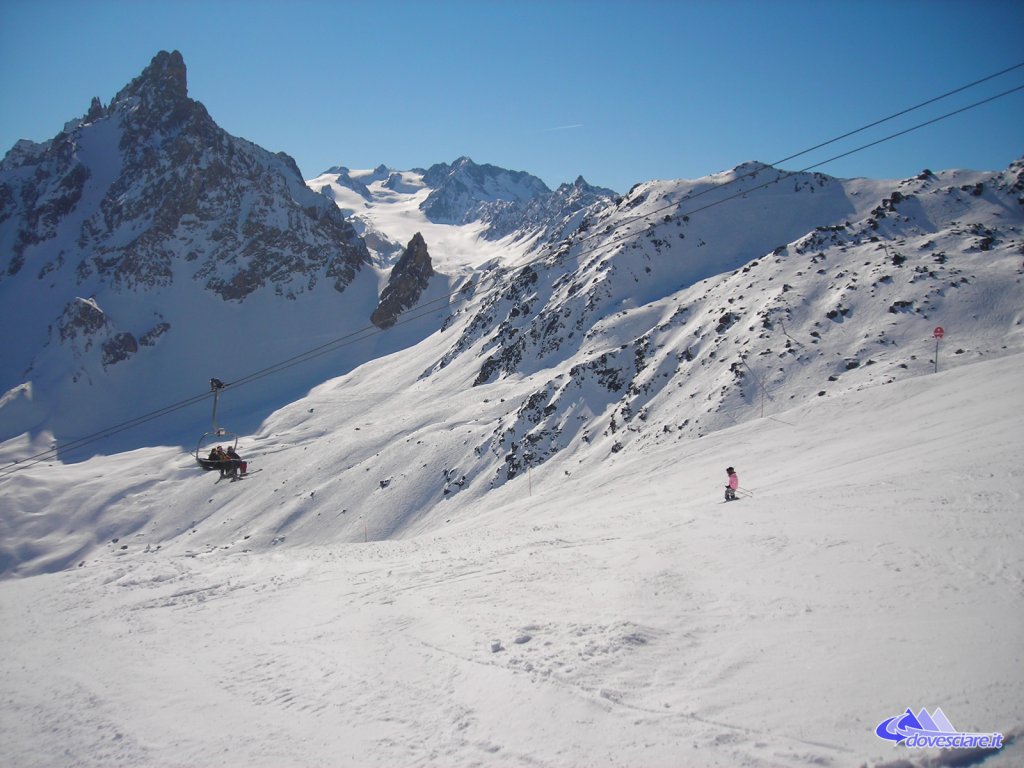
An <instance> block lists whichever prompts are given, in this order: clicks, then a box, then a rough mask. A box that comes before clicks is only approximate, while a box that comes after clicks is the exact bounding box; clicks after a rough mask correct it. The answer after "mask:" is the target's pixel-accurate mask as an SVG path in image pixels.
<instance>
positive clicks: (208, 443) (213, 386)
mask: <svg viewBox="0 0 1024 768" xmlns="http://www.w3.org/2000/svg"><path fill="white" fill-rule="evenodd" d="M224 387H225V384H224V382H222V381H221V380H220V379H210V390H211V391H212V392H213V416H212V417H211V425H210V431H209V432H204V433H203V434H202V436H201V437H200V438H199V442H198V443H197V444H196V452H195V459H196V463H197V464H198V465H199V466H200V467H202V468H203V470H205V471H207V472H209V471H210V470H211V469H221V468H222V467H223V465H224V462H223V461H218V460H215V459H211V458H209V453H210V450H211V449H212V447H213V446H215V445H218V444H220V445H223V444H224V442H225V441H229V442H232V448H233V449H234V450H236V451H237V450H238V435H236V434H235V433H234V432H228V431H227V430H226V429H224V427H220V426H217V403H218V401H219V400H220V391H221V390H222V389H224ZM204 454H205V455H204Z"/></svg>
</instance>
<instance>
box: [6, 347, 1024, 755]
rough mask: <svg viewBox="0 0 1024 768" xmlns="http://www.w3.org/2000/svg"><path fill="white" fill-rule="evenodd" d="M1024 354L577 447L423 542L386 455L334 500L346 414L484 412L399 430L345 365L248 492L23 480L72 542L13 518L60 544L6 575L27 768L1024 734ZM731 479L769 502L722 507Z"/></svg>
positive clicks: (759, 749)
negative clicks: (442, 416) (645, 439)
mask: <svg viewBox="0 0 1024 768" xmlns="http://www.w3.org/2000/svg"><path fill="white" fill-rule="evenodd" d="M1022 363H1024V358H1022V357H1021V355H1020V354H1012V355H1007V356H1005V357H1001V358H998V359H991V360H985V361H980V362H975V363H972V364H970V365H963V366H961V367H958V368H956V369H951V370H949V371H942V372H940V373H938V374H935V375H930V376H918V377H916V378H912V379H909V380H906V381H900V382H896V383H893V384H888V385H884V386H874V387H868V388H864V389H862V390H860V391H854V392H847V393H845V394H842V395H841V396H836V397H830V398H821V399H813V398H812V399H810V400H808V401H806V403H805V404H803V405H800V406H798V407H796V408H794V409H792V410H788V411H781V412H777V413H774V414H773V415H772V417H771V418H764V419H757V420H753V421H749V422H747V423H744V424H741V425H739V426H736V427H734V428H731V429H726V430H722V431H718V432H714V433H712V434H709V435H707V436H705V437H703V438H701V439H696V440H687V441H680V442H676V443H674V444H671V445H661V446H652V447H650V448H648V449H647V450H645V451H644V452H643V453H630V452H623V453H622V454H618V455H612V456H608V457H607V458H606V459H604V460H602V461H597V460H587V459H586V457H585V456H584V457H579V456H577V455H576V454H572V453H569V452H565V453H562V454H559V455H558V456H556V457H554V458H553V459H551V460H550V461H548V462H547V463H546V464H544V465H543V466H541V467H537V468H535V469H534V470H533V471H532V472H530V473H527V474H523V475H520V476H518V477H516V478H514V479H513V480H511V481H509V482H508V483H506V484H504V485H502V486H501V487H499V488H496V489H494V490H493V491H491V492H490V493H488V494H486V497H485V498H484V496H483V495H479V494H476V493H475V492H472V493H466V492H464V493H460V494H457V495H456V496H455V497H454V498H453V499H452V500H451V502H450V503H449V506H448V507H445V506H444V505H445V504H446V502H441V506H440V507H439V513H438V514H435V515H433V516H431V517H430V518H429V519H428V520H424V521H422V523H421V524H420V525H419V526H418V527H417V525H416V524H415V521H413V523H412V524H410V526H409V527H408V528H407V529H406V530H405V534H404V536H403V537H402V538H397V539H395V538H392V539H387V538H386V536H387V530H382V529H381V528H380V527H379V526H381V525H383V524H384V523H385V522H386V521H382V520H381V519H380V518H379V517H377V516H375V513H374V510H375V508H376V506H377V504H378V502H379V501H380V500H381V499H382V498H384V497H385V495H386V494H387V493H389V492H395V493H411V491H410V490H409V489H410V488H412V487H416V485H415V484H413V483H409V484H406V483H403V482H401V478H400V477H397V476H392V477H390V478H389V477H388V476H386V475H387V473H385V472H383V471H368V472H365V473H364V474H366V475H367V477H366V486H367V502H368V503H367V504H366V506H365V507H362V508H360V509H355V508H350V509H345V508H342V509H338V508H337V506H336V505H332V504H331V503H327V502H326V501H324V499H327V500H329V499H331V498H332V494H331V485H330V484H331V482H332V480H331V467H330V466H329V463H330V462H337V461H338V460H339V449H338V446H337V445H331V441H332V440H334V439H339V440H340V439H343V435H340V434H339V435H330V434H324V433H322V430H320V428H319V424H318V422H317V420H316V419H315V415H316V414H317V413H319V412H321V411H322V410H323V409H328V408H336V409H339V411H342V412H345V411H346V409H348V411H353V410H361V412H363V416H364V418H363V420H362V421H361V422H358V423H350V424H349V428H350V429H352V430H355V429H356V428H358V429H359V430H360V431H363V430H392V431H393V433H394V435H393V437H392V442H394V441H401V440H409V441H414V442H415V441H417V440H423V439H424V437H426V436H429V435H432V436H434V437H435V438H439V439H441V438H442V433H443V434H444V435H447V437H444V438H443V439H446V440H447V439H462V438H461V435H460V430H465V431H468V430H471V429H472V424H468V423H467V424H458V423H448V424H445V425H437V424H433V423H431V420H430V407H429V397H428V396H426V395H424V398H423V400H422V402H420V401H417V400H416V393H415V392H412V393H411V394H408V395H406V396H405V399H404V400H403V408H402V410H401V411H395V412H394V413H393V414H392V420H391V422H390V423H389V422H388V421H387V419H386V418H385V414H383V413H380V412H375V411H374V410H373V409H366V408H365V404H358V403H351V402H349V403H346V402H345V390H344V389H343V388H342V387H340V386H338V384H337V383H333V384H332V383H331V382H328V383H327V384H325V385H324V386H322V387H320V388H318V389H317V390H314V391H313V392H312V393H310V395H309V397H308V398H307V400H305V401H299V402H297V403H295V404H294V405H293V406H291V407H289V408H287V409H284V410H282V411H280V412H278V413H277V414H275V416H274V417H273V418H272V419H271V420H270V421H268V423H267V424H265V425H264V428H263V431H262V432H261V433H260V434H259V435H257V436H256V437H255V441H256V442H255V444H256V445H257V446H259V449H258V450H255V451H253V453H256V454H258V455H257V458H256V459H255V461H254V468H260V469H261V470H262V471H261V472H260V473H259V474H255V475H253V476H251V477H250V478H248V479H246V480H244V481H241V482H238V483H233V484H232V483H229V482H227V481H224V482H220V483H217V482H215V480H216V478H215V476H214V475H212V474H205V475H204V474H200V473H198V470H196V469H195V467H194V466H192V465H190V463H189V461H190V460H189V459H188V457H187V456H185V457H183V456H182V454H181V453H180V451H177V450H174V449H169V448H148V449H140V450H138V451H135V452H132V453H129V454H120V455H117V456H111V457H102V456H98V457H94V458H93V459H90V460H89V461H86V462H82V463H81V464H76V465H71V466H64V467H59V468H57V469H54V468H51V467H47V466H42V465H40V466H36V467H32V468H28V469H25V470H23V471H21V472H19V473H17V474H16V475H15V476H13V477H12V478H8V479H6V480H5V481H4V485H3V491H2V492H3V495H4V497H5V499H7V500H9V501H13V502H14V503H17V504H18V505H20V507H21V508H23V509H25V510H27V511H26V516H27V518H28V519H29V520H30V521H31V520H35V521H36V524H37V525H38V528H39V530H40V531H43V532H45V535H42V536H40V537H36V538H33V537H32V536H30V535H27V534H26V533H25V531H24V530H22V531H21V532H20V533H19V534H18V535H17V536H16V537H12V535H11V534H12V531H3V532H2V538H3V539H4V540H5V541H7V542H12V541H13V542H14V545H16V546H19V547H35V548H36V549H37V550H38V551H37V552H36V553H35V556H34V557H25V556H24V555H25V553H21V555H22V557H21V561H22V562H23V563H28V564H29V565H28V566H26V568H27V569H28V570H26V571H25V572H24V573H22V574H21V575H23V576H26V578H8V579H6V580H4V581H0V614H2V615H3V616H4V621H2V622H0V647H2V648H3V650H4V653H3V662H2V666H0V669H2V681H3V682H2V690H3V703H2V705H0V723H2V730H3V733H4V738H3V739H0V763H2V764H4V765H8V766H18V767H19V768H32V767H35V766H40V767H42V766H54V765H89V766H98V765H109V766H113V765H118V766H123V765H138V766H158V765H159V766H169V765H189V766H205V765H210V766H212V765H218V766H268V767H270V766H274V767H275V768H277V767H280V766H311V765H322V766H328V765H329V766H394V765H405V766H434V765H445V766H471V765H472V766H576V765H591V766H613V765H644V766H678V765H701V766H744V767H748V768H753V767H755V766H780V765H782V766H791V765H829V766H850V765H865V764H866V765H884V764H891V765H895V764H901V765H905V764H907V763H900V762H899V761H901V760H910V761H911V762H910V764H911V765H923V764H924V763H923V762H922V761H923V760H924V758H925V757H928V758H932V757H934V756H935V753H916V752H913V751H911V750H908V749H906V748H903V747H899V746H893V745H891V744H890V743H889V742H885V741H882V740H881V739H879V738H878V737H877V736H875V734H874V729H875V728H876V726H877V725H878V724H879V723H880V722H881V721H882V720H884V719H886V718H888V717H891V716H893V715H894V714H898V713H900V712H902V711H903V710H905V709H906V708H908V707H910V708H912V709H913V710H914V711H915V712H916V711H918V710H919V709H920V708H922V707H926V708H928V710H929V711H932V710H933V709H934V708H935V707H941V708H942V709H943V711H944V712H945V713H946V715H947V716H948V717H949V718H950V720H951V721H952V723H953V724H954V725H955V726H956V727H957V728H958V729H961V730H965V731H979V732H990V731H999V732H1002V733H1004V734H1005V735H1007V739H1008V740H1009V737H1010V735H1012V734H1017V735H1018V736H1019V734H1020V732H1021V729H1022V727H1024V718H1022V715H1021V713H1022V712H1024V663H1022V650H1024V649H1022V646H1021V643H1020V638H1021V636H1022V634H1024V523H1022V519H1021V514H1020V513H1021V509H1022V494H1024V470H1022V469H1021V468H1020V461H1019V458H1020V445H1021V443H1020V440H1021V438H1020V435H1021V434H1022V432H1024V395H1022V392H1021V389H1020V387H1019V381H1020V373H1021V370H1022ZM406 364H407V365H410V366H412V367H415V365H416V364H417V361H415V360H413V361H412V362H409V363H406ZM361 372H362V374H361V375H366V376H370V375H372V372H373V371H372V366H371V369H370V370H369V371H362V369H361V370H360V371H357V372H356V373H355V374H352V375H351V376H355V375H359V374H360V373H361ZM493 396H494V397H497V394H495V395H493ZM339 418H340V417H339ZM371 442H376V443H377V444H381V445H383V444H385V443H386V442H387V441H379V440H378V441H369V440H367V441H366V442H365V444H370V443H371ZM427 442H428V441H424V444H425V445H426V444H427ZM423 450H424V451H425V452H426V451H428V448H424V449H423ZM405 455H406V456H407V455H408V454H405ZM387 458H388V457H387V456H361V455H356V454H352V455H349V456H347V457H346V458H345V461H347V462H349V463H352V464H357V463H358V462H366V466H367V467H368V468H378V467H384V466H386V465H387ZM423 463H424V464H429V456H428V455H427V454H426V453H424V454H423ZM729 465H732V466H735V467H736V468H737V470H738V472H739V475H740V482H741V488H744V489H747V490H753V493H754V495H753V497H748V498H744V499H743V500H742V501H740V502H738V503H733V504H724V503H723V502H722V497H721V486H722V485H723V484H724V479H725V473H724V469H725V467H726V466H729ZM416 469H417V468H416V467H412V466H409V467H408V470H409V472H410V473H413V472H415V470H416ZM433 469H434V470H435V471H433V476H434V478H435V479H434V486H433V487H432V486H429V485H427V486H420V488H421V491H422V492H423V493H428V494H429V493H432V492H434V491H436V490H438V488H439V486H440V485H441V484H442V483H443V482H444V481H445V478H443V477H442V475H441V471H440V468H437V467H435V468H433ZM346 476H347V477H352V476H353V473H351V472H348V473H347V474H346ZM424 476H426V475H424ZM387 481H389V482H387ZM349 482H352V481H351V480H350V481H349ZM384 482H386V485H384V484H383V483H384ZM446 509H447V510H448V511H447V512H445V510H446ZM247 510H250V512H248V513H247ZM251 510H257V511H258V513H254V512H251ZM53 516H57V517H59V518H60V519H61V520H62V521H63V522H62V525H60V526H54V525H53V524H52V520H49V521H47V519H46V518H50V517H53ZM393 522H394V521H391V523H388V524H393ZM407 522H408V521H407ZM98 523H101V525H98ZM25 525H32V523H31V522H28V523H25ZM91 526H92V527H91ZM82 531H88V536H89V537H91V541H92V542H93V545H92V546H91V547H84V546H83V547H82V548H81V549H80V550H77V551H76V550H74V547H72V546H71V545H69V544H68V542H76V541H78V542H81V541H82V538H81V533H82ZM343 534H344V535H343ZM360 534H362V536H360ZM360 538H365V539H366V541H365V542H363V541H360V540H359V539H360ZM7 546H11V545H10V544H8V545H7ZM79 558H80V560H81V565H80V567H76V565H77V563H76V562H75V561H76V559H79ZM58 563H59V564H60V565H61V566H62V567H66V568H68V569H67V570H63V571H59V572H49V573H47V572H46V571H53V570H54V566H55V564H58ZM33 572H34V573H38V575H35V576H31V573H33ZM1022 760H1024V752H1022V750H1021V747H1020V744H1019V742H1016V743H1014V744H1011V745H1010V746H1009V747H1007V748H1006V749H1005V750H1003V752H1001V753H1000V754H999V755H997V756H995V757H994V758H993V759H990V760H989V761H987V762H986V763H985V765H986V766H1010V765H1019V764H1020V763H1021V761H1022ZM941 764H952V763H941Z"/></svg>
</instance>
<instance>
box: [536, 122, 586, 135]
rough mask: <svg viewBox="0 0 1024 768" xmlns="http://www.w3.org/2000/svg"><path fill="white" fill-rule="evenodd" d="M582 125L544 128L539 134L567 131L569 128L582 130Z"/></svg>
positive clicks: (574, 124)
mask: <svg viewBox="0 0 1024 768" xmlns="http://www.w3.org/2000/svg"><path fill="white" fill-rule="evenodd" d="M582 127H583V123H573V124H572V125H556V126H555V127H554V128H545V129H544V130H543V131H541V133H550V132H551V131H568V130H569V129H570V128H582Z"/></svg>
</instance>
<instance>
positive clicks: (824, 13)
mask: <svg viewBox="0 0 1024 768" xmlns="http://www.w3.org/2000/svg"><path fill="white" fill-rule="evenodd" d="M175 49H177V50H180V51H181V52H182V54H183V55H184V57H185V63H186V65H187V67H188V77H189V94H190V95H191V96H192V98H195V99H197V100H199V101H201V102H202V103H203V104H204V105H205V106H206V108H207V109H208V110H209V112H210V114H211V115H212V116H213V118H214V119H215V120H216V121H217V122H218V123H219V124H220V125H221V126H222V127H223V128H225V129H226V130H227V131H229V132H230V133H232V134H234V135H237V136H243V137H245V138H246V139H249V140H251V141H254V142H256V143H257V144H260V145H261V146H263V147H265V148H267V149H269V150H272V151H285V152H287V153H288V154H290V155H292V156H293V157H294V158H295V159H296V161H297V162H298V164H299V167H300V168H301V170H302V172H303V175H304V176H305V177H306V178H311V177H313V176H315V175H317V174H319V173H320V172H321V171H323V170H325V169H326V168H328V167H330V166H332V165H346V166H349V167H351V168H369V167H372V166H375V165H377V164H379V163H385V164H386V165H389V166H391V167H393V168H398V169H403V170H404V169H409V168H413V167H417V166H419V167H425V166H429V165H431V164H433V163H437V162H451V161H452V160H454V159H456V158H457V157H459V156H461V155H468V156H470V157H472V158H473V159H474V160H475V161H476V162H478V163H492V164H494V165H499V166H503V167H506V168H511V169H514V170H522V171H528V172H530V173H533V174H535V175H537V176H540V177H541V178H542V179H543V180H544V181H545V182H546V183H547V184H548V185H549V186H551V187H555V186H557V185H558V184H560V183H562V182H565V181H572V180H574V179H575V178H576V176H577V175H583V176H584V177H585V178H586V179H587V181H589V182H590V183H592V184H599V185H602V186H608V187H612V188H613V189H616V190H617V191H619V192H625V191H626V190H628V188H629V187H630V186H632V185H633V184H634V183H635V182H638V181H645V180H648V179H653V178H697V177H700V176H703V175H706V174H709V173H715V172H718V171H721V170H725V169H728V168H732V167H734V166H736V165H738V164H739V163H741V162H744V161H747V160H760V161H763V162H768V163H772V162H776V161H778V160H780V159H782V158H785V157H787V156H789V155H792V154H794V153H796V152H800V151H801V150H804V149H807V148H809V147H811V146H814V145H815V144H818V143H820V142H822V141H826V140H828V139H831V138H833V137H835V136H838V135H841V134H843V133H845V132H847V131H850V130H853V129H855V128H859V127H860V126H863V125H865V124H868V123H870V122H872V121H874V120H877V119H879V118H881V117H885V116H888V115H890V114H893V113H895V112H898V111H900V110H902V109H905V108H907V107H910V106H913V105H915V104H918V103H920V102H922V101H925V100H927V99H930V98H932V97H935V96H938V95H940V94H942V93H945V92H947V91H950V90H952V89H954V88H957V87H959V86H962V85H965V84H967V83H970V82H972V81H974V80H977V79H979V78H982V77H985V76H987V75H989V74H992V73H994V72H997V71H999V70H1002V69H1005V68H1007V67H1012V66H1014V65H1017V64H1021V63H1024V2H1020V1H1019V0H977V1H975V2H968V1H967V0H963V1H962V2H950V1H948V0H933V1H931V2H924V1H923V0H903V1H900V0H887V1H886V2H876V0H859V1H857V2H854V1H852V0H851V1H850V2H845V1H844V0H833V1H831V2H830V1H828V0H818V1H817V2H798V1H797V0H780V1H778V2H750V1H741V0H725V1H723V2H667V1H662V2H653V1H648V2H640V1H637V0H632V1H630V2H626V1H625V0H622V1H621V2H603V1H601V0H594V1H592V2H583V1H582V0H578V1H576V2H569V1H568V0H565V1H562V2H558V1H557V0H556V1H553V2H539V1H531V0H525V1H524V0H517V1H516V2H454V1H452V2H382V1H378V2H325V1H318V0H289V1H288V2H266V1H265V0H206V1H205V2H192V1H191V0H179V1H177V2H174V1H173V0H162V1H161V2H127V1H126V0H124V1H121V2H112V1H110V0H94V1H92V2H89V1H88V0H78V1H76V2H67V1H66V0H61V1H58V0H4V1H3V2H2V3H0V152H6V150H8V149H9V148H10V147H11V146H13V144H14V142H15V141H17V140H18V139H19V138H29V139H33V140H36V141H41V140H44V139H48V138H51V137H52V136H53V135H55V134H56V133H57V132H58V131H59V130H60V129H61V127H62V126H63V124H64V122H65V121H67V120H69V119H71V118H75V117H79V116H81V115H83V114H84V113H85V111H86V109H87V108H88V106H89V101H90V99H91V98H92V97H93V96H99V97H100V99H101V100H102V101H103V102H104V103H107V102H109V101H110V99H111V98H112V97H113V96H114V94H115V93H116V92H117V91H118V90H119V89H120V88H121V87H123V86H124V85H125V84H127V83H128V82H129V81H130V80H131V79H132V78H133V77H135V76H136V75H138V74H139V72H141V71H142V69H143V68H144V67H145V66H146V65H147V64H148V63H149V61H150V60H151V59H152V57H153V55H154V54H156V53H157V51H159V50H175ZM1021 85H1024V67H1022V68H1019V69H1016V70H1014V71H1013V72H1010V73H1008V74H1005V75H1003V76H1001V77H999V78H996V79H994V80H992V81H990V82H987V83H985V84H983V85H980V86H978V87H976V88H972V89H970V90H969V91H966V92H964V93H961V94H958V95H957V96H955V97H951V98H949V99H946V100H943V101H941V102H939V103H937V104H934V105H931V106H930V107H928V108H925V109H922V110H919V111H917V112H914V113H912V114H910V115H907V116H905V117H903V118H901V119H899V120H896V121H893V122H892V123H887V124H886V125H883V126H880V127H878V128H875V129H872V130H871V131H867V132H865V133H863V134H859V135H857V136H855V137H851V138H850V139H847V140H845V141H843V142H841V143H838V144H835V145H831V146H829V147H826V148H823V149H821V150H818V151H816V152H814V153H811V154H809V155H805V156H801V157H799V158H796V159H794V160H792V161H789V162H786V163H783V167H786V168H789V169H802V168H805V167H807V166H810V165H812V164H814V163H817V162H820V161H822V160H825V159H828V158H830V157H833V156H834V155H837V154H839V153H841V152H845V151H848V150H851V149H854V148H856V147H858V146H861V145H863V144H866V143H868V142H870V141H874V140H876V139H879V138H881V137H883V136H886V135H888V134H890V133H894V132H896V131H899V130H902V129H905V128H907V127H909V126H911V125H915V124H917V123H920V122H923V121H925V120H929V119H932V118H934V117H937V116H939V115H941V114H944V113H946V112H949V111H952V110H954V109H957V108H960V107H963V106H965V105H968V104H971V103H973V102H975V101H978V100H981V99H984V98H987V97H989V96H992V95H994V94H997V93H1000V92H1002V91H1005V90H1008V89H1011V88H1014V87H1017V86H1021ZM1022 155H1024V91H1018V92H1016V93H1014V94H1012V95H1010V96H1007V97H1004V98H1001V99H999V100H997V101H995V102H993V103H991V104H988V105H986V106H983V107H979V108H977V109H973V110H971V111H969V112H966V113H964V114H961V115H958V116H956V117H953V118H950V119H949V120H945V121H943V122H941V123H939V124H936V125H934V126H931V127H928V128H924V129H922V130H920V131H916V132H914V133H912V134H910V135H908V136H904V137H902V138H899V139H895V140H893V141H889V142H886V143H884V144H882V145H880V146H877V147H874V148H872V149H868V150H865V151H863V152H859V153H857V154H854V155H852V156H850V157H848V158H845V159H843V160H841V161H837V162H834V163H829V164H827V165H824V166H822V167H821V168H819V169H818V170H820V171H822V172H823V173H828V174H830V175H834V176H842V177H853V176H870V177H875V178H897V177H903V176H909V175H912V174H915V173H917V172H919V171H920V170H921V169H923V168H926V167H928V168H932V169H933V170H939V169H947V168H972V169H978V170H995V169H1001V168H1004V167H1006V165H1007V164H1008V163H1009V162H1010V161H1012V160H1014V159H1016V158H1018V157H1020V156H1022Z"/></svg>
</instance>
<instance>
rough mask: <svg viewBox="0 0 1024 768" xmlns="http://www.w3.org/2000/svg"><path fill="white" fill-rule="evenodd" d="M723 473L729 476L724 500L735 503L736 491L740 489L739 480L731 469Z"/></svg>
mask: <svg viewBox="0 0 1024 768" xmlns="http://www.w3.org/2000/svg"><path fill="white" fill-rule="evenodd" d="M725 473H726V474H727V475H728V476H729V484H728V485H726V486H725V500H726V501H736V489H737V488H739V487H740V478H739V476H738V475H737V474H736V470H735V469H733V468H732V467H729V468H728V469H727V470H725Z"/></svg>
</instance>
